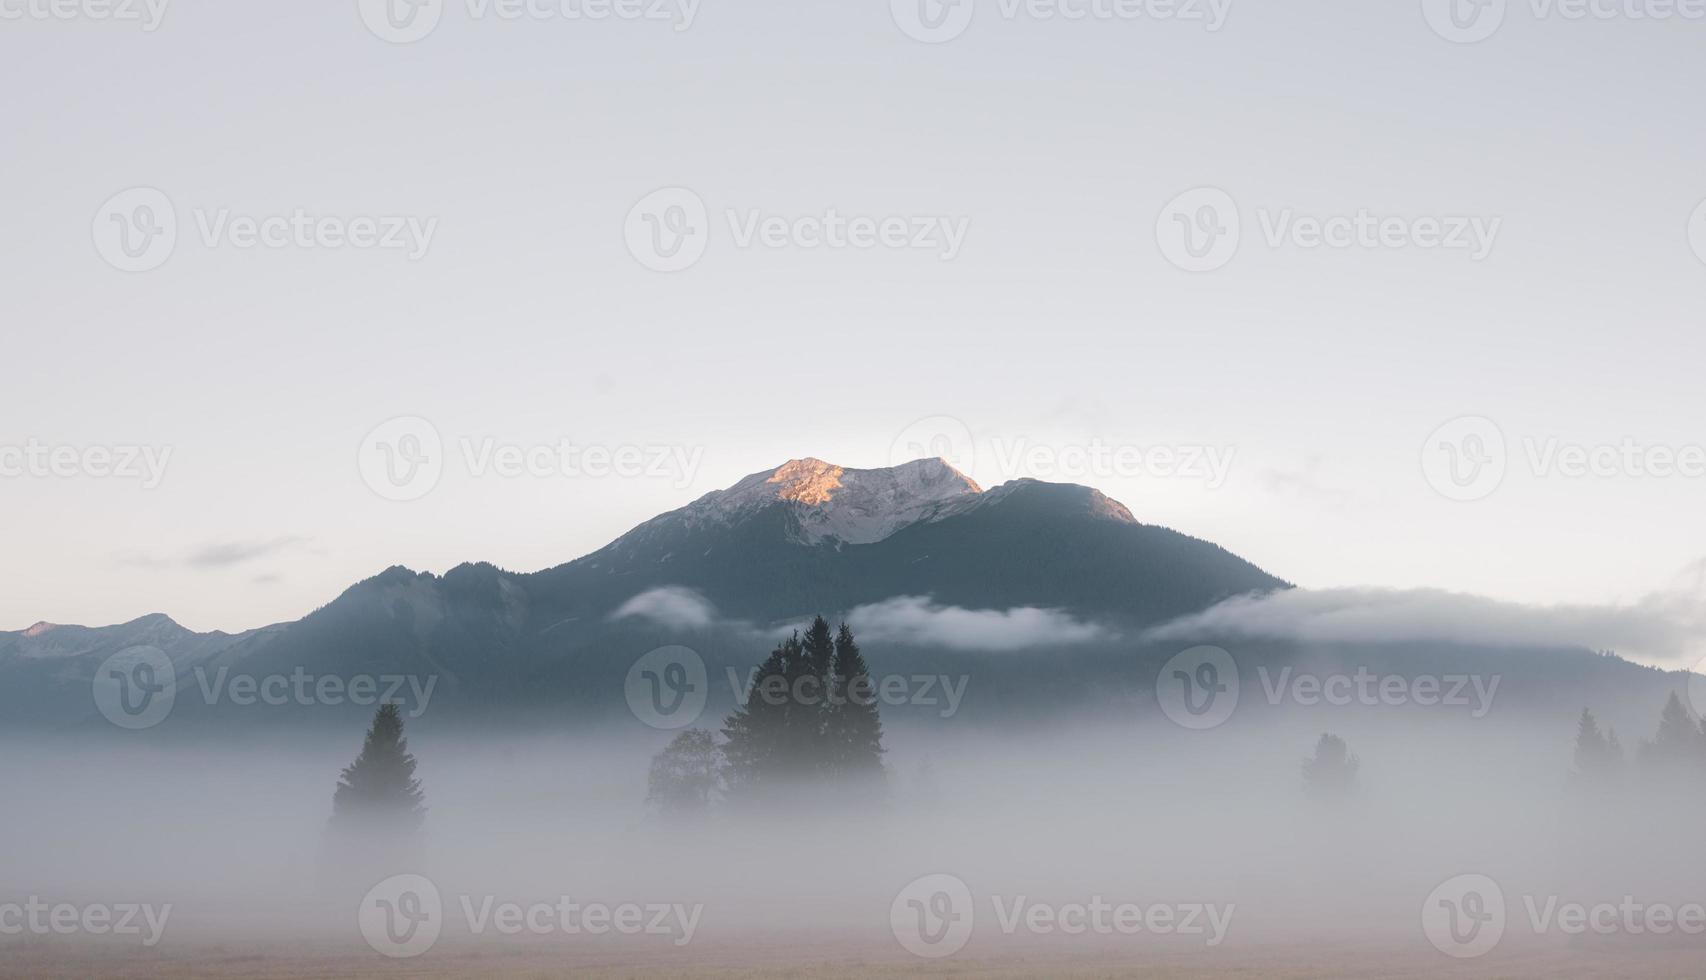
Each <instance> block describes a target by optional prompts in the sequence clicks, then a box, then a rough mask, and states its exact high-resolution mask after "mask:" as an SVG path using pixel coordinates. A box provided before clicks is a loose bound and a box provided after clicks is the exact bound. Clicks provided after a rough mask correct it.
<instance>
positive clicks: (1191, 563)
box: [0, 459, 1639, 728]
mask: <svg viewBox="0 0 1706 980" xmlns="http://www.w3.org/2000/svg"><path fill="white" fill-rule="evenodd" d="M1290 587H1291V586H1290V585H1289V584H1288V583H1287V582H1285V581H1283V580H1281V579H1279V578H1276V577H1275V576H1273V575H1271V574H1269V573H1267V572H1265V571H1263V570H1262V569H1260V568H1257V567H1256V566H1254V565H1252V564H1251V563H1249V562H1247V561H1245V560H1243V559H1242V558H1239V557H1238V556H1236V555H1233V554H1231V553H1230V552H1228V551H1226V550H1225V549H1223V548H1221V547H1219V546H1217V545H1214V544H1211V543H1209V542H1206V541H1202V540H1199V539H1196V538H1192V537H1189V536H1187V535H1185V534H1181V533H1179V532H1177V531H1173V530H1169V529H1167V528H1164V527H1158V526H1154V525H1147V524H1143V523H1141V522H1139V521H1138V520H1137V519H1136V518H1135V517H1134V516H1133V515H1132V513H1131V512H1130V511H1129V510H1128V509H1127V508H1126V507H1124V506H1123V505H1121V504H1120V503H1118V502H1116V501H1114V500H1111V499H1109V498H1108V497H1106V496H1104V495H1103V494H1101V493H1100V492H1098V491H1096V490H1094V489H1091V488H1088V487H1083V486H1075V485H1064V484H1051V483H1043V482H1038V481H1035V480H1016V481H1013V482H1010V483H1006V484H1003V485H1001V486H998V487H995V488H993V489H990V490H987V491H986V490H982V489H981V488H979V487H978V486H977V484H975V483H973V482H972V481H971V480H970V479H969V478H967V477H966V476H965V475H964V474H961V473H959V472H958V471H956V470H954V469H953V468H952V467H951V466H949V465H948V464H947V463H946V462H944V461H942V460H939V459H927V460H918V461H915V462H911V463H906V464H904V465H901V466H896V467H892V468H885V469H871V470H857V469H847V468H843V467H840V466H835V465H833V464H830V463H826V462H823V461H821V460H816V459H799V460H792V461H790V462H788V463H786V464H784V465H782V466H780V467H777V468H776V469H774V470H769V471H765V472H762V473H755V474H753V475H752V476H749V477H747V478H745V479H743V480H741V481H740V482H739V483H737V484H735V485H734V486H732V487H730V488H728V489H726V490H722V491H717V492H714V493H710V494H707V495H705V496H704V497H701V498H700V499H698V500H696V501H694V502H692V503H691V504H688V505H687V506H685V507H682V508H681V509H679V510H675V511H671V512H669V513H666V514H662V515H660V516H658V517H656V518H653V519H652V520H650V521H647V522H646V523H644V524H642V525H640V526H639V527H637V528H635V529H634V530H632V531H630V532H628V533H627V534H625V535H623V536H622V537H620V538H618V539H616V540H615V541H613V542H611V543H610V544H609V545H607V546H605V547H604V548H602V549H600V550H598V551H596V552H594V553H592V554H590V555H587V556H585V557H582V558H579V559H576V560H574V561H571V562H569V563H567V564H564V565H560V566H557V567H555V568H550V569H546V570H544V571H539V572H533V573H512V572H507V571H504V570H501V569H498V568H496V567H494V566H492V565H489V564H466V565H461V566H458V567H456V568H453V569H451V570H450V571H449V572H446V573H445V574H444V575H442V576H440V575H433V574H429V573H423V572H414V571H411V570H409V569H407V568H402V567H394V568H391V569H388V570H386V571H384V572H382V573H380V574H379V575H376V576H374V577H373V578H370V579H367V580H366V581H363V582H360V583H357V584H356V585H354V586H352V587H350V588H349V589H347V590H346V591H345V592H344V593H343V594H342V595H340V596H338V597H337V598H336V599H334V600H333V601H332V602H331V603H329V604H328V605H326V606H324V607H322V608H320V609H319V610H316V611H315V612H313V613H311V614H310V615H308V616H306V617H304V618H303V619H301V620H298V621H296V622H292V623H284V624H278V625H274V626H268V627H265V628H262V629H257V630H251V631H249V632H245V633H239V634H225V633H194V632H191V631H189V630H186V629H184V628H183V627H181V626H179V625H178V624H176V623H174V622H173V621H172V620H170V619H169V618H167V617H166V616H163V615H154V616H147V617H144V618H142V619H139V620H136V621H134V622H130V623H125V624H123V625H118V626H109V627H104V628H87V627H81V626H55V625H50V624H38V625H37V626H35V627H32V628H31V629H29V630H25V631H22V632H17V633H0V724H6V725H13V726H17V725H23V726H28V727H31V728H41V727H49V728H60V727H73V728H75V727H78V726H82V725H96V724H99V723H100V716H99V714H98V713H97V712H96V711H95V710H94V708H95V706H94V704H93V703H92V700H93V699H92V698H91V695H90V689H91V688H90V685H91V679H92V678H93V677H94V674H95V672H96V669H97V667H98V666H99V665H100V664H101V663H103V662H104V661H105V660H106V659H107V658H108V657H110V656H112V655H113V654H115V653H118V652H119V651H121V650H125V649H127V648H131V647H136V646H146V647H152V648H157V649H158V650H159V651H161V652H162V653H163V655H164V656H165V657H167V658H169V659H170V661H171V663H172V665H174V666H175V667H176V671H177V676H178V684H179V686H180V689H182V688H185V687H187V686H189V685H194V684H198V683H199V684H201V685H203V687H204V688H205V686H206V685H207V684H208V683H210V681H209V679H210V678H218V677H220V676H230V675H234V674H245V675H251V676H257V677H261V676H268V675H278V674H285V675H288V674H292V673H298V674H301V673H306V674H307V675H310V676H314V677H319V676H336V677H342V678H349V677H351V676H354V675H368V676H381V675H410V676H432V677H434V678H436V679H437V681H436V684H437V688H436V692H435V697H436V698H437V701H436V704H437V707H436V708H435V711H437V712H440V713H451V714H453V715H460V716H462V717H466V718H475V717H487V718H490V717H497V718H503V719H509V720H515V719H519V718H540V717H543V718H550V719H557V720H574V719H581V720H598V719H602V718H605V717H608V716H609V715H610V713H611V712H612V711H613V710H614V708H613V706H614V707H615V708H619V707H620V706H621V705H622V704H623V678H624V677H625V675H626V673H627V671H628V668H629V666H630V665H631V664H632V663H633V662H634V661H635V659H636V658H637V657H639V656H640V655H642V654H644V653H645V652H647V651H648V650H650V649H652V648H654V647H657V646H660V645H664V644H671V643H686V644H689V645H691V646H693V648H694V649H696V650H698V651H700V653H701V655H702V656H703V657H704V658H705V660H706V661H707V662H708V664H710V665H711V667H712V669H713V670H716V669H718V668H719V667H720V666H723V665H729V666H734V667H737V668H740V669H744V668H745V667H748V666H750V665H751V664H753V663H755V662H757V661H758V660H760V659H762V657H763V655H764V654H765V653H766V652H767V644H768V643H769V642H770V639H769V636H768V634H770V633H773V632H774V630H775V629H777V628H778V627H786V626H787V625H788V624H792V623H798V622H800V621H801V620H803V619H807V618H809V617H810V616H812V615H813V614H815V613H820V612H821V613H824V614H826V615H831V616H839V615H842V614H845V613H847V612H849V611H851V610H856V609H860V608H871V607H878V608H881V605H882V604H883V603H885V602H887V601H890V600H895V599H897V598H900V597H914V598H915V599H918V600H919V601H922V599H923V597H928V601H929V602H930V603H931V604H932V605H933V607H940V608H947V609H963V610H1001V611H1006V610H1014V609H1033V610H1049V611H1052V612H1051V615H1055V616H1058V617H1060V618H1061V619H1062V620H1063V621H1067V622H1072V623H1094V624H1098V629H1099V633H1098V634H1097V635H1098V636H1099V637H1100V638H1101V639H1100V642H1097V643H1086V642H1085V640H1084V637H1083V636H1082V635H1079V636H1077V637H1075V638H1073V639H1072V640H1071V641H1070V642H1062V643H1060V644H1054V643H1051V642H1049V640H1048V638H1047V636H1046V634H1045V635H1043V636H1041V637H1038V638H1031V639H1027V640H1024V641H1023V642H1024V643H1025V644H1026V645H1028V646H1031V647H1033V648H1034V653H1033V654H1032V655H1031V656H1029V657H1027V656H1026V655H1025V654H1024V653H1023V652H1018V653H1007V654H1003V655H1002V657H1003V659H1002V660H1001V661H999V662H996V661H992V660H990V659H989V657H988V656H987V655H986V656H983V657H982V659H981V660H980V661H979V662H978V667H977V669H978V670H979V671H980V672H981V673H983V674H985V675H1000V676H994V677H993V678H992V679H991V680H990V681H988V682H986V684H985V689H986V690H995V691H1003V692H1004V693H1003V695H1002V697H1001V698H999V699H996V701H994V702H991V703H990V704H988V705H986V706H985V714H986V716H993V715H996V714H999V713H1001V712H1003V711H1013V712H1017V711H1019V710H1020V705H1021V704H1023V708H1024V709H1025V710H1032V709H1034V708H1036V704H1035V703H1034V702H1036V701H1037V700H1038V699H1039V698H1043V699H1046V700H1048V701H1050V702H1052V703H1060V704H1066V703H1071V702H1074V701H1075V700H1082V699H1084V698H1092V699H1094V698H1097V697H1102V698H1107V697H1114V698H1116V699H1117V698H1120V697H1123V695H1119V694H1117V693H1115V694H1110V691H1111V690H1113V689H1114V688H1119V687H1121V686H1122V685H1123V686H1126V687H1130V688H1131V689H1133V690H1134V691H1138V692H1141V690H1142V687H1143V685H1144V683H1145V681H1144V680H1143V677H1142V668H1141V667H1140V666H1136V665H1137V664H1139V663H1140V662H1148V661H1150V660H1153V658H1154V657H1155V656H1158V655H1159V653H1160V652H1161V651H1143V650H1142V649H1141V644H1138V643H1136V641H1135V640H1134V639H1133V638H1134V637H1136V636H1137V635H1138V634H1139V633H1141V631H1142V630H1143V629H1144V628H1145V627H1147V626H1153V625H1157V624H1160V623H1163V622H1167V621H1170V620H1173V619H1176V618H1178V617H1181V616H1184V615H1187V614H1189V613H1193V612H1198V611H1200V610H1203V609H1206V608H1208V607H1209V606H1212V605H1214V604H1215V603H1217V602H1219V601H1221V600H1224V599H1227V598H1229V597H1232V596H1239V595H1246V594H1251V593H1265V592H1270V591H1273V590H1278V589H1287V588H1290ZM647 596H653V597H657V596H663V597H664V598H666V599H671V601H677V602H679V600H680V599H681V597H683V596H685V597H689V598H690V604H689V607H688V608H687V609H685V610H682V611H680V612H679V613H678V614H675V615H658V614H656V610H657V604H655V603H650V604H649V603H647V602H646V601H645V597H647ZM672 597H673V598H672ZM637 599H639V600H640V601H636V600H637ZM664 606H665V607H666V611H667V606H668V602H665V603H664ZM648 610H649V611H650V612H648ZM884 635H891V636H892V633H889V632H885V634H884ZM886 645H887V646H888V647H891V648H895V649H894V650H885V649H882V648H879V647H876V646H873V645H872V644H869V643H867V646H868V647H870V648H871V649H869V650H868V653H867V656H868V658H869V659H871V660H872V663H873V667H874V669H879V670H881V669H884V664H885V662H886V663H888V664H890V665H891V666H890V667H889V669H894V666H893V665H895V664H897V663H900V662H901V661H899V660H897V659H896V658H897V657H900V656H901V655H902V654H901V653H899V652H898V651H899V650H902V649H904V651H905V653H904V657H905V660H904V663H905V664H906V665H907V666H909V667H911V668H917V667H919V666H921V665H925V664H926V663H930V664H939V663H944V662H956V663H960V664H961V665H962V666H963V665H964V664H965V663H966V662H967V661H966V659H965V658H968V657H970V658H975V657H978V651H977V650H976V649H975V646H976V644H975V642H973V643H970V644H962V645H960V647H959V648H958V649H956V650H952V651H941V650H936V649H933V647H934V646H935V645H936V644H934V642H933V641H930V640H925V639H921V640H919V641H918V642H917V643H909V642H908V641H907V640H906V638H905V637H902V638H900V639H899V640H892V639H891V642H889V643H888V644H886ZM915 647H916V649H915ZM891 653H892V654H893V656H889V654H891ZM1264 655H1272V656H1276V657H1283V656H1286V655H1287V653H1286V651H1285V650H1283V649H1281V650H1275V651H1270V652H1269V653H1268V654H1264ZM1619 663H1621V661H1619ZM221 668H224V670H225V674H224V675H221V674H220V673H219V672H220V670H221ZM1150 669H1151V671H1152V667H1151V668H1150ZM1635 669H1637V670H1639V668H1635ZM1110 678H1113V680H1112V682H1110ZM1149 679H1150V680H1152V679H1153V673H1152V672H1151V674H1150V675H1149ZM1138 696H1141V694H1139V695H1138ZM207 701H208V699H207V698H205V697H190V698H182V699H180V703H179V706H178V710H177V711H176V712H175V713H174V718H173V720H174V723H184V724H187V723H190V722H193V721H195V720H198V719H200V720H206V719H210V718H221V719H223V718H226V717H232V716H233V715H232V713H231V712H230V710H229V708H230V705H229V701H228V700H222V701H220V702H219V703H216V704H208V703H206V702H207ZM997 703H998V704H999V705H1004V706H1005V707H998V706H995V705H996V704H997ZM258 714H259V713H257V712H253V711H251V712H246V713H245V714H244V715H243V717H246V718H255V717H257V715H258ZM304 714H306V712H302V711H293V710H281V711H278V712H272V713H270V714H268V715H267V717H269V718H280V719H299V718H301V717H302V716H304Z"/></svg>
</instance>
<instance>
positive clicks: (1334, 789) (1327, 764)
mask: <svg viewBox="0 0 1706 980" xmlns="http://www.w3.org/2000/svg"><path fill="white" fill-rule="evenodd" d="M1360 766H1361V763H1360V762H1359V761H1358V759H1357V757H1356V756H1354V755H1352V754H1351V751H1350V747H1349V746H1347V745H1346V744H1345V740H1344V739H1342V738H1340V737H1339V736H1337V735H1333V734H1324V735H1322V736H1321V738H1320V740H1319V741H1317V742H1316V743H1315V755H1314V757H1313V758H1310V759H1305V760H1304V762H1303V788H1304V790H1305V791H1306V792H1308V793H1309V795H1310V796H1313V797H1315V798H1317V799H1342V798H1344V797H1346V796H1349V795H1350V794H1351V793H1352V792H1354V791H1355V790H1356V786H1357V769H1358V768H1360Z"/></svg>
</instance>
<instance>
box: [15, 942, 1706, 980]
mask: <svg viewBox="0 0 1706 980" xmlns="http://www.w3.org/2000/svg"><path fill="white" fill-rule="evenodd" d="M1703 963H1706V950H1702V949H1700V948H1693V947H1690V948H1659V949H1655V948H1650V947H1639V946H1625V947H1617V948H1596V949H1584V948H1579V947H1568V946H1552V947H1546V948H1534V949H1526V950H1499V951H1495V952H1494V953H1491V954H1489V955H1487V956H1484V957H1482V958H1479V959H1475V960H1465V961H1459V960H1452V959H1450V958H1448V957H1445V956H1442V955H1440V954H1438V953H1435V952H1433V951H1432V950H1428V949H1421V950H1417V949H1404V950H1380V949H1323V948H1313V949H1311V948H1300V947H1285V946H1268V947H1260V948H1243V949H1236V950H1228V949H1222V950H1213V951H1204V950H1194V951H1190V952H1176V953H1168V952H1153V951H1144V952H1141V953H1133V952H1132V951H1130V950H1124V951H1122V950H1119V949H1117V948H1097V949H1094V950H1072V949H1067V948H1061V947H1054V948H1016V949H1011V950H1003V951H1001V952H999V953H997V954H992V955H982V956H974V955H969V951H968V953H966V954H962V955H960V956H955V957H953V958H950V959H947V960H940V961H931V960H922V959H917V958H914V957H911V956H908V955H907V954H906V953H904V952H902V951H899V950H875V951H873V950H871V949H868V948H864V947H862V946H860V947H855V946H851V945H848V944H846V943H839V944H836V943H831V944H819V943H813V942H810V941H798V942H771V943H764V942H754V943H744V944H741V945H739V946H738V947H737V946H730V945H716V946H712V945H703V946H701V945H695V946H694V947H692V948H688V949H658V948H644V949H642V948H633V947H628V948H622V947H617V946H613V945H612V946H600V945H598V944H594V945H590V946H589V945H586V944H582V943H560V942H533V943H520V944H515V945H510V944H499V945H475V944H464V945H451V946H444V947H440V948H437V949H434V950H433V951H432V952H431V953H429V954H428V955H425V956H422V957H419V958H416V959H410V960H388V959H385V958H384V957H381V956H379V955H377V954H375V953H372V952H371V951H369V950H367V949H366V948H365V947H352V946H349V945H309V944H300V943H288V942H269V943H262V944H253V945H249V944H243V945H239V944H235V943H233V944H229V945H221V944H217V943H208V944H201V945H194V946H176V947H174V948H172V949H169V950H168V949H160V950H141V951H139V950H137V949H135V948H134V947H129V948H126V947H120V946H107V945H102V944H76V943H71V944H66V943H60V942H46V941H30V942H10V943H6V944H4V945H0V977H5V978H13V977H16V978H32V980H37V978H58V977H65V978H73V977H77V978H82V977H91V978H105V977H113V978H137V980H144V978H146V980H159V978H166V977H171V978H204V977H233V978H245V980H263V978H269V980H270V978H276V980H306V978H333V977H490V978H545V977H563V976H574V977H589V978H608V980H615V978H641V977H676V978H694V977H707V978H732V977H760V978H812V980H819V978H821V980H829V978H838V977H994V978H1004V977H1012V978H1021V977H1024V978H1032V977H1041V976H1048V977H1066V978H1085V980H1090V978H1162V977H1167V978H1186V980H1211V978H1249V980H1254V978H1263V980H1292V978H1295V980H1306V978H1315V977H1334V978H1338V977H1342V978H1357V980H1377V978H1393V980H1398V978H1421V977H1438V976H1450V977H1464V978H1477V980H1479V978H1486V980H1495V978H1498V980H1521V978H1535V980H1541V978H1578V977H1579V978H1587V977H1619V978H1698V977H1700V976H1701V975H1702V964H1703Z"/></svg>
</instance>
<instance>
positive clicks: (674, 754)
mask: <svg viewBox="0 0 1706 980" xmlns="http://www.w3.org/2000/svg"><path fill="white" fill-rule="evenodd" d="M883 775H884V770H883V724H882V719H881V717H880V713H879V712H878V710H877V697H876V689H875V686H874V685H873V684H872V682H871V679H870V670H869V668H868V667H867V666H866V664H865V658H864V656H863V654H861V653H860V651H859V645H858V643H857V642H856V641H855V640H854V638H853V631H852V630H851V629H849V628H848V626H847V624H846V623H843V624H841V628H840V630H839V631H837V632H836V633H834V634H833V635H832V634H831V632H830V628H829V623H828V622H827V621H826V620H824V618H823V617H822V616H819V617H817V618H816V619H815V620H813V621H812V625H811V627H810V628H809V629H807V630H806V632H805V635H804V636H801V635H799V634H795V635H794V636H792V637H790V638H789V639H787V640H786V641H784V642H782V643H781V644H779V645H778V646H777V647H776V649H775V650H773V651H772V652H771V654H770V656H769V657H768V658H766V659H765V661H764V663H763V664H761V665H760V666H759V668H758V671H757V673H756V674H754V676H753V679H752V683H751V685H750V686H749V687H748V688H747V691H746V697H745V699H744V700H743V702H742V703H741V705H740V706H739V707H737V708H736V709H735V711H734V713H733V714H731V715H729V717H728V718H726V719H725V720H724V721H723V729H722V741H721V743H720V744H719V742H718V741H717V738H716V736H714V735H713V734H712V733H710V732H708V731H704V730H701V729H691V730H689V731H685V732H682V733H681V734H680V735H677V736H676V737H675V740H674V741H672V742H670V744H669V746H668V747H667V748H665V749H664V750H663V752H661V753H659V754H658V756H657V757H656V758H654V759H653V760H652V768H651V775H650V787H649V789H650V791H649V793H648V796H647V800H648V802H650V803H651V804H652V805H654V806H656V807H657V808H658V809H659V810H660V811H662V812H664V813H666V814H669V815H681V814H685V813H689V812H693V811H701V810H704V809H706V808H708V807H709V806H710V805H711V804H712V802H714V801H715V800H716V799H718V798H727V799H730V800H732V801H737V802H738V801H752V800H759V799H774V798H776V797H778V796H782V795H786V794H789V793H793V792H796V791H799V790H800V789H802V788H809V789H811V790H812V791H813V792H818V791H821V790H822V789H824V788H825V787H844V788H848V789H849V790H850V791H852V792H855V793H858V794H861V795H869V794H870V793H872V792H875V791H876V790H877V788H878V787H879V786H880V783H881V780H882V777H883Z"/></svg>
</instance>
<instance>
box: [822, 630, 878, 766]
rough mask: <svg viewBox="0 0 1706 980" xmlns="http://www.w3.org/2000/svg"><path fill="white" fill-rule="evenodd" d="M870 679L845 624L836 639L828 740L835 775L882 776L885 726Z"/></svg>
mask: <svg viewBox="0 0 1706 980" xmlns="http://www.w3.org/2000/svg"><path fill="white" fill-rule="evenodd" d="M870 675H871V671H870V668H869V667H867V666H866V665H865V658H864V656H863V655H862V654H861V653H860V652H859V644H858V643H856V642H855V641H854V639H853V630H852V629H850V628H849V627H848V626H847V624H846V623H842V624H841V629H840V631H839V632H838V633H837V634H836V637H835V661H834V664H833V667H832V674H831V679H830V698H829V711H828V718H827V724H826V727H827V732H826V739H825V741H826V742H827V746H826V750H827V751H826V754H827V757H828V758H827V762H828V769H829V771H830V773H831V774H832V775H835V776H839V777H860V776H871V775H875V774H878V773H881V772H882V769H883V722H882V719H881V717H879V714H878V711H877V697H876V694H877V692H876V689H875V687H874V686H873V685H872V683H871V676H870Z"/></svg>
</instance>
